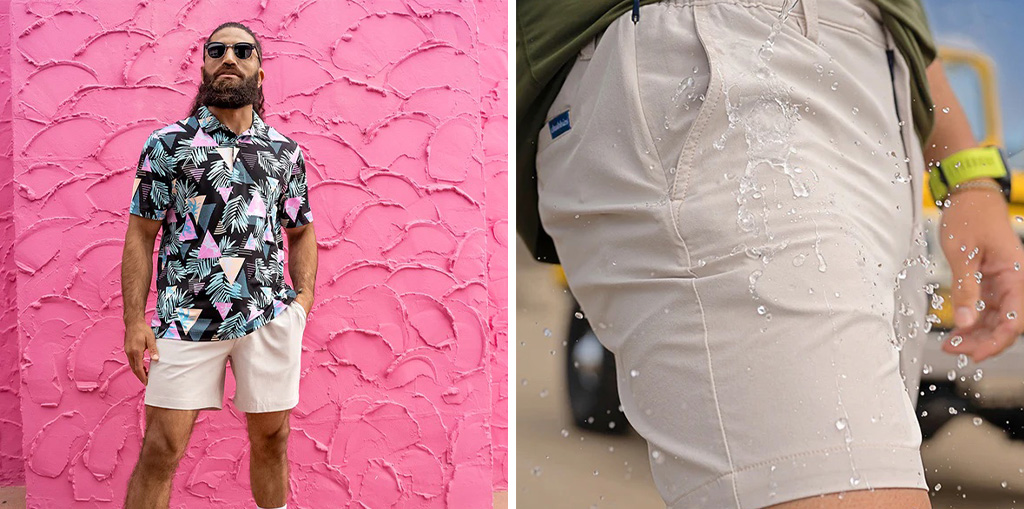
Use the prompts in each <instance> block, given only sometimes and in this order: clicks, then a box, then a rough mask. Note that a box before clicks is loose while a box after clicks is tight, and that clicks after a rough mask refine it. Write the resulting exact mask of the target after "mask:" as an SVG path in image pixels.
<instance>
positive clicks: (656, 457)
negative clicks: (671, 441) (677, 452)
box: [651, 451, 665, 465]
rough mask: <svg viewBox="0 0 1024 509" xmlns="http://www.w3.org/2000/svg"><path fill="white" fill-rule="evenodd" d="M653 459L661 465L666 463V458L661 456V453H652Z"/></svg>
mask: <svg viewBox="0 0 1024 509" xmlns="http://www.w3.org/2000/svg"><path fill="white" fill-rule="evenodd" d="M651 458H654V462H655V463H657V464H659V465H660V464H662V463H664V462H665V456H664V455H663V454H661V451H654V452H652V453H651Z"/></svg>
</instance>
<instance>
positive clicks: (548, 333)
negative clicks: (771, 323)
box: [544, 327, 551, 338]
mask: <svg viewBox="0 0 1024 509" xmlns="http://www.w3.org/2000/svg"><path fill="white" fill-rule="evenodd" d="M544 337H547V338H550V337H551V329H548V328H546V327H545V328H544Z"/></svg>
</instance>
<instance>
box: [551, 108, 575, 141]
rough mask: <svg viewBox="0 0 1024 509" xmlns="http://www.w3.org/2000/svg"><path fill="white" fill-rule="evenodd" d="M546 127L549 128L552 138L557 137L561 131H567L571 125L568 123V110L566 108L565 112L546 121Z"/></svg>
mask: <svg viewBox="0 0 1024 509" xmlns="http://www.w3.org/2000/svg"><path fill="white" fill-rule="evenodd" d="M548 129H550V130H551V139H552V140H553V139H555V138H557V137H559V136H560V135H562V134H563V133H566V132H568V131H569V129H572V126H571V125H569V112H568V110H567V111H566V112H565V113H562V114H561V115H559V116H557V117H555V118H553V119H551V120H550V121H548Z"/></svg>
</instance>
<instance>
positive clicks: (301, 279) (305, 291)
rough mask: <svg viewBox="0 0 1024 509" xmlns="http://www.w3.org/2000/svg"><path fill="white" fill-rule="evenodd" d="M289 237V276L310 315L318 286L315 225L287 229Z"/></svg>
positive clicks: (300, 300)
mask: <svg viewBox="0 0 1024 509" xmlns="http://www.w3.org/2000/svg"><path fill="white" fill-rule="evenodd" d="M284 231H285V234H286V235H287V236H288V275H289V276H291V278H292V286H294V287H295V290H296V291H297V292H299V295H298V296H296V297H295V300H298V301H299V302H300V303H301V304H302V306H303V307H305V308H306V313H307V314H308V313H309V311H310V310H311V309H313V297H314V295H315V286H316V269H317V263H318V260H317V244H316V233H315V232H314V231H313V223H307V224H305V225H302V226H300V227H298V228H285V229H284Z"/></svg>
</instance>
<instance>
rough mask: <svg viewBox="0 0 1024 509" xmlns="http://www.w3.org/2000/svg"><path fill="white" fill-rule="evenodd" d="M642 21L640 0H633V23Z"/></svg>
mask: <svg viewBox="0 0 1024 509" xmlns="http://www.w3.org/2000/svg"><path fill="white" fill-rule="evenodd" d="M637 21H640V0H633V24H634V25H635V24H636V23H637Z"/></svg>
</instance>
